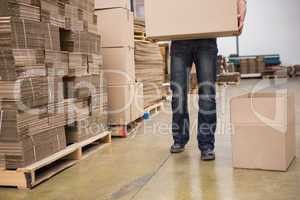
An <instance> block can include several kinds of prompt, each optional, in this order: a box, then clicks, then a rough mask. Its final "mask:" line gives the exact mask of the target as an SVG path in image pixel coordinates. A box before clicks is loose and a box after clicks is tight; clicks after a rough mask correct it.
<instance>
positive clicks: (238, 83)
mask: <svg viewBox="0 0 300 200" xmlns="http://www.w3.org/2000/svg"><path fill="white" fill-rule="evenodd" d="M217 84H218V85H220V86H227V85H230V86H239V85H240V84H241V82H240V81H238V82H217Z"/></svg>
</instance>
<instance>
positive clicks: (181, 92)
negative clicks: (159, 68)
mask: <svg viewBox="0 0 300 200" xmlns="http://www.w3.org/2000/svg"><path fill="white" fill-rule="evenodd" d="M191 65H192V53H191V48H190V46H189V43H188V42H185V41H176V42H172V48H171V89H172V92H173V97H172V110H173V121H172V132H173V139H174V145H173V146H172V148H171V152H172V153H179V152H182V151H183V150H184V146H185V145H186V144H187V142H188V141H189V113H188V79H189V73H190V70H191Z"/></svg>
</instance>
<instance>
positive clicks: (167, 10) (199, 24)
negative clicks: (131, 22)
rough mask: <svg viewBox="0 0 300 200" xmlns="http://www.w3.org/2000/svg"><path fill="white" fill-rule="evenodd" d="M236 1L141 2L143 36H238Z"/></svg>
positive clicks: (178, 37) (162, 38)
mask: <svg viewBox="0 0 300 200" xmlns="http://www.w3.org/2000/svg"><path fill="white" fill-rule="evenodd" d="M237 10H238V9H237V1H236V0H222V1H220V0H185V1H182V0H163V1H161V0H145V20H146V34H147V37H149V38H151V39H155V40H182V39H199V38H216V37H226V36H235V35H238V13H237Z"/></svg>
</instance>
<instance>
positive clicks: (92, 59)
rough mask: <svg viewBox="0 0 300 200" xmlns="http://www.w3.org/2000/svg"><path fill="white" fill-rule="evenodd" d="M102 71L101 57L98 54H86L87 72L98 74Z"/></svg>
mask: <svg viewBox="0 0 300 200" xmlns="http://www.w3.org/2000/svg"><path fill="white" fill-rule="evenodd" d="M101 72H103V57H102V55H99V54H89V55H88V73H89V74H92V75H100V74H101Z"/></svg>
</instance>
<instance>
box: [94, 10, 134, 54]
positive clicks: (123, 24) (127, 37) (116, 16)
mask: <svg viewBox="0 0 300 200" xmlns="http://www.w3.org/2000/svg"><path fill="white" fill-rule="evenodd" d="M95 14H96V15H97V16H98V19H99V23H98V29H99V33H100V35H101V46H102V47H128V46H129V47H132V48H134V30H133V27H134V25H133V24H134V17H133V13H132V12H130V11H129V10H127V9H123V8H116V9H109V10H96V11H95Z"/></svg>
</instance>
